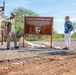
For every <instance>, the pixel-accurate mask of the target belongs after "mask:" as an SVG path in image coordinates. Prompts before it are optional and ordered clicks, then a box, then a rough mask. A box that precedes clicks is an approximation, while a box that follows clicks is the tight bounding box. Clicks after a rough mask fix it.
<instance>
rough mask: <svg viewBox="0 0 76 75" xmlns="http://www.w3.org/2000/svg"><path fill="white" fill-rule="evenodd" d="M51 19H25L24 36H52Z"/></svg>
mask: <svg viewBox="0 0 76 75" xmlns="http://www.w3.org/2000/svg"><path fill="white" fill-rule="evenodd" d="M52 30H53V17H25V20H24V34H41V35H52Z"/></svg>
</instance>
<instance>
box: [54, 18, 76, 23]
mask: <svg viewBox="0 0 76 75" xmlns="http://www.w3.org/2000/svg"><path fill="white" fill-rule="evenodd" d="M54 21H55V22H59V23H62V22H65V20H64V18H58V19H55V20H54ZM70 21H72V22H76V18H70Z"/></svg>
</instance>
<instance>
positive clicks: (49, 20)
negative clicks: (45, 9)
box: [23, 16, 54, 48]
mask: <svg viewBox="0 0 76 75" xmlns="http://www.w3.org/2000/svg"><path fill="white" fill-rule="evenodd" d="M26 18H28V20H26ZM30 18H32V20H29V19H30ZM37 18H38V19H42V20H41V21H43V22H46V21H48V25H45V26H47V27H48V28H50V29H49V30H50V33H46V32H44V33H42V32H41V33H35V32H34V33H33V32H31V33H30V32H28V28H27V26H28V24H27V21H29V25H30V23H31V21H33V22H34V21H37ZM53 19H54V17H33V16H25V17H24V35H23V37H24V38H25V39H26V34H38V35H50V36H51V43H50V47H51V48H52V34H53ZM38 21H40V20H38ZM41 21H40V22H41ZM30 26H31V25H30ZM33 26H34V24H33ZM42 26H43V25H42ZM45 26H44V27H45ZM34 27H38V26H34ZM31 28H32V27H31ZM36 29H39V28H36ZM46 29H47V28H46ZM34 30H35V28H34ZM23 47H24V39H23Z"/></svg>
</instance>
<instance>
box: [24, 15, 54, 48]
mask: <svg viewBox="0 0 76 75" xmlns="http://www.w3.org/2000/svg"><path fill="white" fill-rule="evenodd" d="M26 18H48V19H49V18H51V20H52V25H50V27H51V34H50V35H51V45H50V47H51V48H52V33H53V19H54V18H53V17H30V16H25V17H24V38H25V35H26V34H27V33H26V32H25V31H26V29H25V28H26ZM39 35H46V34H39ZM23 46H24V39H23Z"/></svg>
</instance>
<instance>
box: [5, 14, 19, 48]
mask: <svg viewBox="0 0 76 75" xmlns="http://www.w3.org/2000/svg"><path fill="white" fill-rule="evenodd" d="M15 17H16V14H15V13H11V17H10V18H9V19H8V20H5V22H6V23H7V33H8V35H7V49H10V40H11V37H12V36H13V38H14V46H15V49H18V48H19V47H18V46H17V37H16V33H15V25H14V24H15V21H14V19H15Z"/></svg>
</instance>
